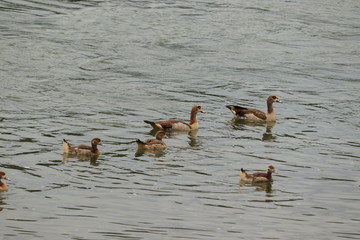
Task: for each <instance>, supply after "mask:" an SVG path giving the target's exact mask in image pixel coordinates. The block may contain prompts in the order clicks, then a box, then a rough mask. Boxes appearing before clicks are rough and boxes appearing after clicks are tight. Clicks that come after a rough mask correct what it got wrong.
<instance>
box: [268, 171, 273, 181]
mask: <svg viewBox="0 0 360 240" xmlns="http://www.w3.org/2000/svg"><path fill="white" fill-rule="evenodd" d="M271 178H272V172H271V171H268V172H267V179H269V180H271Z"/></svg>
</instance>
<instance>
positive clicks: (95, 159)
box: [62, 153, 100, 166]
mask: <svg viewBox="0 0 360 240" xmlns="http://www.w3.org/2000/svg"><path fill="white" fill-rule="evenodd" d="M70 158H75V159H78V160H79V161H89V162H90V165H92V166H99V164H100V163H99V162H98V159H99V155H79V154H73V153H63V160H62V162H63V163H67V162H68V161H69V159H70Z"/></svg>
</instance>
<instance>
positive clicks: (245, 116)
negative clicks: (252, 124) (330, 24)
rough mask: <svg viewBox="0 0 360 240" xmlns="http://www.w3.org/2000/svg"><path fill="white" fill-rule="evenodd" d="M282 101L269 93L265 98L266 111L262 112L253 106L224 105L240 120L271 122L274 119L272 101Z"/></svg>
mask: <svg viewBox="0 0 360 240" xmlns="http://www.w3.org/2000/svg"><path fill="white" fill-rule="evenodd" d="M274 102H278V103H282V101H281V100H280V99H279V98H278V97H277V96H274V95H271V96H269V97H268V98H267V113H264V112H262V111H260V110H257V109H254V108H245V107H241V106H235V105H227V106H226V107H227V108H228V109H230V110H231V112H232V113H233V114H234V116H235V118H236V119H239V120H240V119H242V120H252V121H262V122H264V121H266V122H272V121H276V115H275V110H274V108H273V103H274Z"/></svg>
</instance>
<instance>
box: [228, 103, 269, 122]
mask: <svg viewBox="0 0 360 240" xmlns="http://www.w3.org/2000/svg"><path fill="white" fill-rule="evenodd" d="M226 107H227V108H229V109H230V110H231V112H232V113H233V114H234V115H237V116H239V117H245V118H246V117H247V115H251V114H252V115H254V116H255V117H257V118H259V119H262V120H266V114H265V113H264V112H262V111H260V110H257V109H254V108H245V107H241V106H235V105H227V106H226Z"/></svg>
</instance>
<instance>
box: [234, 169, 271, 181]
mask: <svg viewBox="0 0 360 240" xmlns="http://www.w3.org/2000/svg"><path fill="white" fill-rule="evenodd" d="M273 172H275V167H274V166H273V165H270V166H269V167H268V170H267V172H256V173H253V174H249V173H247V172H246V171H245V170H244V169H243V168H241V170H240V179H241V181H244V182H253V183H260V182H272V181H274V180H273V179H272V176H271V175H272V173H273Z"/></svg>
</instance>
